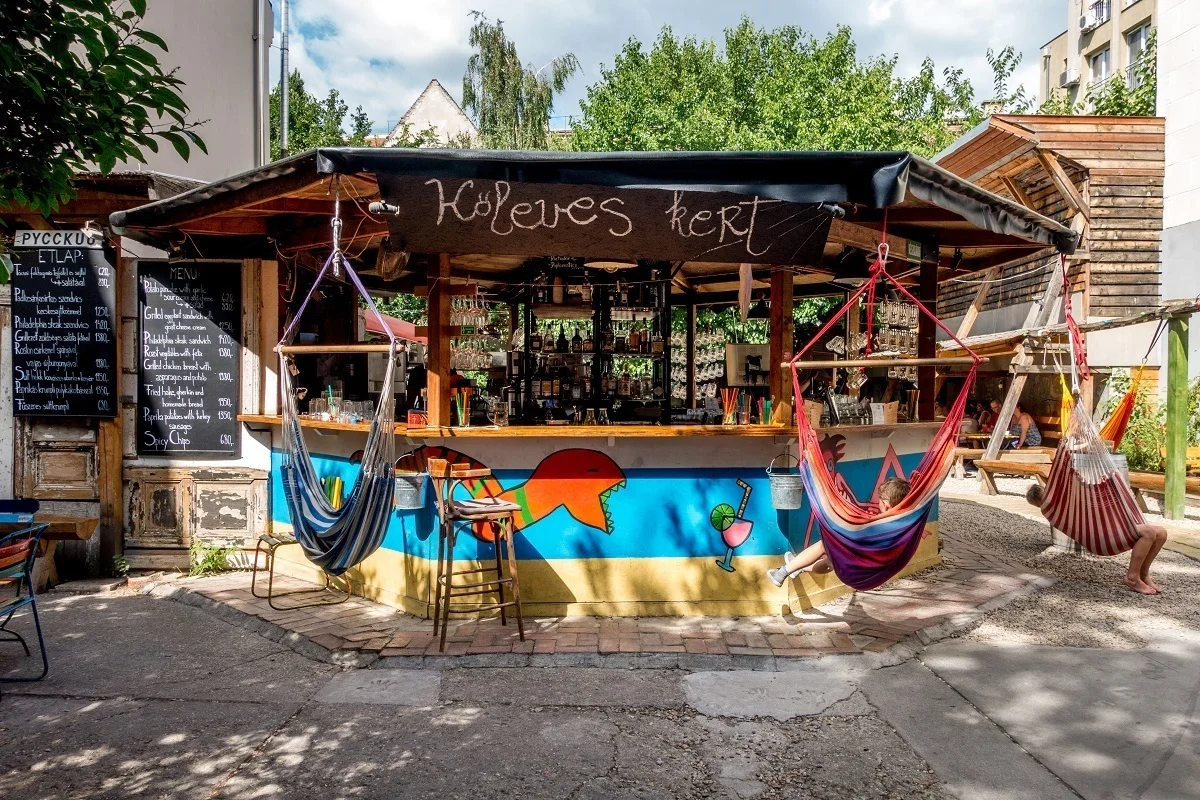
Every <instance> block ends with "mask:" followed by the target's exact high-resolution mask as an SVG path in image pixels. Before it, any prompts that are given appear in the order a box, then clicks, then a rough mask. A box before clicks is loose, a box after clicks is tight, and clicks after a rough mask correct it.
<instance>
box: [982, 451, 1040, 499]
mask: <svg viewBox="0 0 1200 800" xmlns="http://www.w3.org/2000/svg"><path fill="white" fill-rule="evenodd" d="M1053 458H1054V449H1053V448H1050V447H1026V448H1022V449H1020V450H1008V451H1005V452H1003V453H1001V454H1000V458H997V459H991V460H979V461H976V462H975V467H976V469H978V470H979V481H980V483H981V484H982V485H983V492H984V494H999V490H998V489H997V488H996V480H995V479H996V476H998V475H1004V476H1011V477H1018V478H1037V479H1038V482H1039V483H1041V484H1042V485H1043V486H1045V485H1046V476H1048V475H1049V474H1050V462H1051V460H1053Z"/></svg>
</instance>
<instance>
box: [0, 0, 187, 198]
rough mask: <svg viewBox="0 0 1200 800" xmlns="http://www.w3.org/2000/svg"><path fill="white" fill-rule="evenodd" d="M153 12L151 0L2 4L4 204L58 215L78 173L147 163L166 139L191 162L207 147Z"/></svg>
mask: <svg viewBox="0 0 1200 800" xmlns="http://www.w3.org/2000/svg"><path fill="white" fill-rule="evenodd" d="M145 14H146V0H128V3H114V2H109V0H4V2H0V152H2V153H3V154H4V157H3V159H0V204H18V205H24V206H28V207H30V208H32V209H34V210H36V211H40V212H44V213H48V212H51V211H53V210H54V209H56V208H57V207H58V206H59V205H60V204H61V203H63V202H66V201H67V200H69V199H70V198H71V197H73V196H74V190H73V189H72V186H71V178H72V176H73V175H74V174H75V173H77V172H83V171H90V170H96V169H99V171H100V172H102V173H105V174H107V173H109V172H110V171H112V169H113V167H114V166H116V164H117V162H118V161H123V160H137V161H142V162H145V157H144V155H143V153H144V151H145V150H150V151H151V152H158V147H159V143H160V142H162V141H165V142H169V143H170V144H171V146H172V147H174V148H175V150H176V151H177V152H178V153H179V155H180V157H182V158H184V159H185V160H186V159H187V158H188V157H189V155H190V153H191V148H192V147H198V148H199V149H200V150H204V149H205V148H204V142H203V140H201V138H200V137H199V136H198V135H197V134H196V133H195V131H194V130H193V128H195V127H196V125H197V124H198V123H190V122H188V121H187V111H188V107H187V104H186V103H184V101H183V98H182V97H181V96H180V89H181V88H182V86H183V81H181V80H180V79H179V78H178V77H177V76H176V75H175V74H174V73H173V72H164V71H163V68H162V66H161V65H160V64H159V61H158V56H157V55H156V52H166V50H167V45H166V43H165V42H164V41H163V40H162V39H161V38H159V37H158V36H156V35H155V34H153V33H151V32H149V31H146V30H142V29H141V23H142V18H143V17H144V16H145Z"/></svg>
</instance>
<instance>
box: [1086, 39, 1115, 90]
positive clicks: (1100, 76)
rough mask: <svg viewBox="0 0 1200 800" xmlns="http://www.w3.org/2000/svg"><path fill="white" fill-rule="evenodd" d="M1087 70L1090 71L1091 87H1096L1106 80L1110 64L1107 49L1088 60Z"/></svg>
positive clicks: (1109, 73)
mask: <svg viewBox="0 0 1200 800" xmlns="http://www.w3.org/2000/svg"><path fill="white" fill-rule="evenodd" d="M1088 68H1089V69H1090V70H1091V83H1092V85H1093V86H1097V85H1099V84H1101V83H1104V82H1105V81H1106V80H1108V78H1109V75H1111V72H1110V71H1109V70H1110V64H1109V52H1108V48H1107V47H1106V48H1104V49H1103V50H1101V51H1100V52H1099V53H1096V55H1094V56H1092V57H1091V58H1089V59H1088Z"/></svg>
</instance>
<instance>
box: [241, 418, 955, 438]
mask: <svg viewBox="0 0 1200 800" xmlns="http://www.w3.org/2000/svg"><path fill="white" fill-rule="evenodd" d="M238 420H239V421H241V422H245V423H247V424H250V425H279V424H281V423H282V421H283V418H282V417H278V416H264V415H257V414H240V415H238ZM941 424H942V423H941V422H940V421H938V422H901V423H897V424H894V425H839V426H832V427H827V428H821V429H820V432H821V433H840V434H843V435H845V434H855V433H871V434H878V433H890V432H891V431H895V430H900V429H922V428H923V429H928V430H930V431H934V430H936V429H937V428H938V427H940V426H941ZM300 426H301V427H302V428H312V429H314V430H318V431H321V430H325V431H345V432H356V433H366V432H367V431H368V430H370V427H371V426H370V424H369V423H366V422H358V423H354V422H322V421H321V420H317V419H309V418H307V417H301V418H300ZM395 432H396V435H397V436H405V437H407V438H409V439H488V438H491V439H536V438H563V439H588V438H591V439H604V438H609V437H612V438H621V439H665V438H676V437H687V436H701V437H703V436H743V437H775V436H784V437H793V436H795V435H796V428H795V426H785V425H508V426H505V427H503V428H500V427H496V426H491V425H489V426H483V425H479V426H472V427H469V428H409V427H407V426H405V425H404V424H402V423H398V424H397V425H396V427H395Z"/></svg>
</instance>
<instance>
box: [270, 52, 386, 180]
mask: <svg viewBox="0 0 1200 800" xmlns="http://www.w3.org/2000/svg"><path fill="white" fill-rule="evenodd" d="M280 88H281V87H280V85H279V84H278V83H277V84H275V88H274V89H272V90H271V101H270V102H271V160H272V161H275V160H276V159H278V158H279V157H280V147H279V98H280ZM349 111H350V107H349V106H348V105H346V101H345V100H343V99H342V96H341V94H340V93H339V92H338V90H337V89H330V90H329V94H328V95H326V96H325V99H324V100H321V99H319V98H317V97H316V96H315V95H312V94H309V93H308V90H307V89H305V88H304V79H303V78H301V77H300V73H299V71H295V70H294V71H293V72H292V74H291V75H289V76H288V152H289V153H293V154H294V153H303V152H304V151H305V150H312V149H313V148H316V147H345V146H347V145H351V146H362V145H365V144H366V143H367V137H368V136H370V135H371V120H370V118H369V117H368V116H367V114H366V112H364V111H363V109H362V106H359V107H358V108H357V109H355V111H354V113H353V114H350V125H349V128H350V132H349V133H347V132H346V115H347V114H348V113H349Z"/></svg>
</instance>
